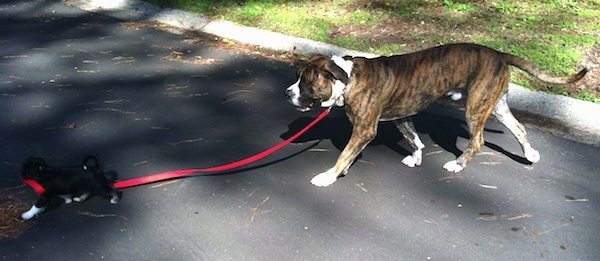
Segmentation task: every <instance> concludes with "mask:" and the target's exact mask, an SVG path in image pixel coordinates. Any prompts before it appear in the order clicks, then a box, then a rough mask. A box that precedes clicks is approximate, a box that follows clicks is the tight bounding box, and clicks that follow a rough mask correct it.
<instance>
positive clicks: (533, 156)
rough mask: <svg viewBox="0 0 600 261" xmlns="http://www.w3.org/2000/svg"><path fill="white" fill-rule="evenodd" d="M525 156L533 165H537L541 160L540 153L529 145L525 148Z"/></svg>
mask: <svg viewBox="0 0 600 261" xmlns="http://www.w3.org/2000/svg"><path fill="white" fill-rule="evenodd" d="M523 154H525V158H526V159H527V160H528V161H530V162H531V163H536V162H538V161H539V160H540V153H539V152H538V151H537V150H535V149H534V148H532V147H531V145H529V143H527V144H525V145H524V146H523Z"/></svg>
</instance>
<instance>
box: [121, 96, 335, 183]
mask: <svg viewBox="0 0 600 261" xmlns="http://www.w3.org/2000/svg"><path fill="white" fill-rule="evenodd" d="M330 110H331V108H328V109H326V110H324V111H323V112H322V113H321V114H320V115H319V116H318V117H317V118H315V119H314V120H313V121H312V122H311V123H309V124H308V125H306V127H304V128H303V129H301V130H300V131H299V132H298V133H296V134H295V135H294V136H292V137H290V138H288V139H287V140H284V141H283V142H281V143H280V144H278V145H276V146H274V147H272V148H270V149H268V150H265V151H263V152H261V153H259V154H256V155H254V156H251V157H248V158H245V159H242V160H239V161H236V162H232V163H229V164H225V165H221V166H216V167H211V168H205V169H186V170H175V171H168V172H162V173H157V174H153V175H149V176H145V177H139V178H134V179H129V180H123V181H117V182H115V183H114V186H115V188H119V189H121V188H129V187H135V186H139V185H144V184H149V183H154V182H157V181H163V180H168V179H176V178H181V177H184V176H188V175H191V174H194V173H215V172H223V171H228V170H232V169H235V168H239V167H242V166H245V165H248V164H250V163H252V162H255V161H258V160H261V159H263V158H265V157H267V156H269V155H271V154H273V153H274V152H276V151H278V150H279V149H281V148H283V147H285V146H286V145H288V144H290V143H291V142H292V141H294V140H295V139H297V138H298V137H300V136H301V135H302V134H304V133H305V132H306V131H308V130H309V129H310V128H312V127H313V126H314V125H315V124H317V123H318V122H319V121H320V120H322V119H323V118H325V116H327V115H328V114H329V111H330Z"/></svg>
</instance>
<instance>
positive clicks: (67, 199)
mask: <svg viewBox="0 0 600 261" xmlns="http://www.w3.org/2000/svg"><path fill="white" fill-rule="evenodd" d="M58 196H59V197H61V198H62V199H63V200H64V201H65V204H67V205H68V204H71V203H72V202H73V198H72V197H71V195H58Z"/></svg>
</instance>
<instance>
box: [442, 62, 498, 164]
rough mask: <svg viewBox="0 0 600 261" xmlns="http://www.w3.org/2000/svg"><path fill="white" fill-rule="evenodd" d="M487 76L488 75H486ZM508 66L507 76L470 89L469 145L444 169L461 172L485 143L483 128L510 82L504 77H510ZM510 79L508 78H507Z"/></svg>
mask: <svg viewBox="0 0 600 261" xmlns="http://www.w3.org/2000/svg"><path fill="white" fill-rule="evenodd" d="M486 76H487V77H486ZM495 76H496V75H481V76H480V77H481V78H483V79H485V78H492V79H493V78H494V77H495ZM509 77H510V76H509V74H508V68H506V69H505V76H504V77H499V78H498V80H496V81H493V82H487V83H485V82H484V83H475V84H474V85H473V86H471V87H470V88H469V89H468V96H467V97H468V98H467V104H466V108H465V120H466V122H467V126H468V128H469V134H470V135H471V137H470V139H469V145H468V146H467V148H466V149H465V151H464V152H463V153H462V154H461V155H460V156H458V158H456V160H452V161H449V162H447V163H446V164H444V169H446V170H447V171H450V172H459V171H461V170H463V169H464V168H465V167H466V166H467V163H468V162H469V161H470V160H471V159H472V158H473V156H474V155H475V154H476V153H477V152H479V150H481V147H482V146H483V144H484V140H483V129H484V128H485V123H486V122H487V119H488V117H489V116H490V114H492V111H493V109H494V106H495V104H496V103H497V102H498V100H500V99H501V97H502V95H503V93H504V90H505V88H504V89H503V88H500V86H508V82H505V83H503V81H502V79H508V78H509ZM507 81H508V80H507Z"/></svg>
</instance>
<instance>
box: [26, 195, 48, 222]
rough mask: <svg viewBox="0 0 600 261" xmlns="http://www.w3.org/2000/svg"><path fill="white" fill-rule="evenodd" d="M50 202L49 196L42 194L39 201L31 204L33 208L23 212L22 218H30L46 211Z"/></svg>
mask: <svg viewBox="0 0 600 261" xmlns="http://www.w3.org/2000/svg"><path fill="white" fill-rule="evenodd" d="M49 202H50V201H49V199H48V198H46V197H45V196H40V198H39V199H38V201H37V203H35V205H33V206H31V209H29V210H28V211H26V212H23V214H21V218H23V219H24V220H29V219H31V218H32V217H35V216H37V215H39V214H40V213H42V212H44V210H45V209H46V206H47V205H48V203H49Z"/></svg>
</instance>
